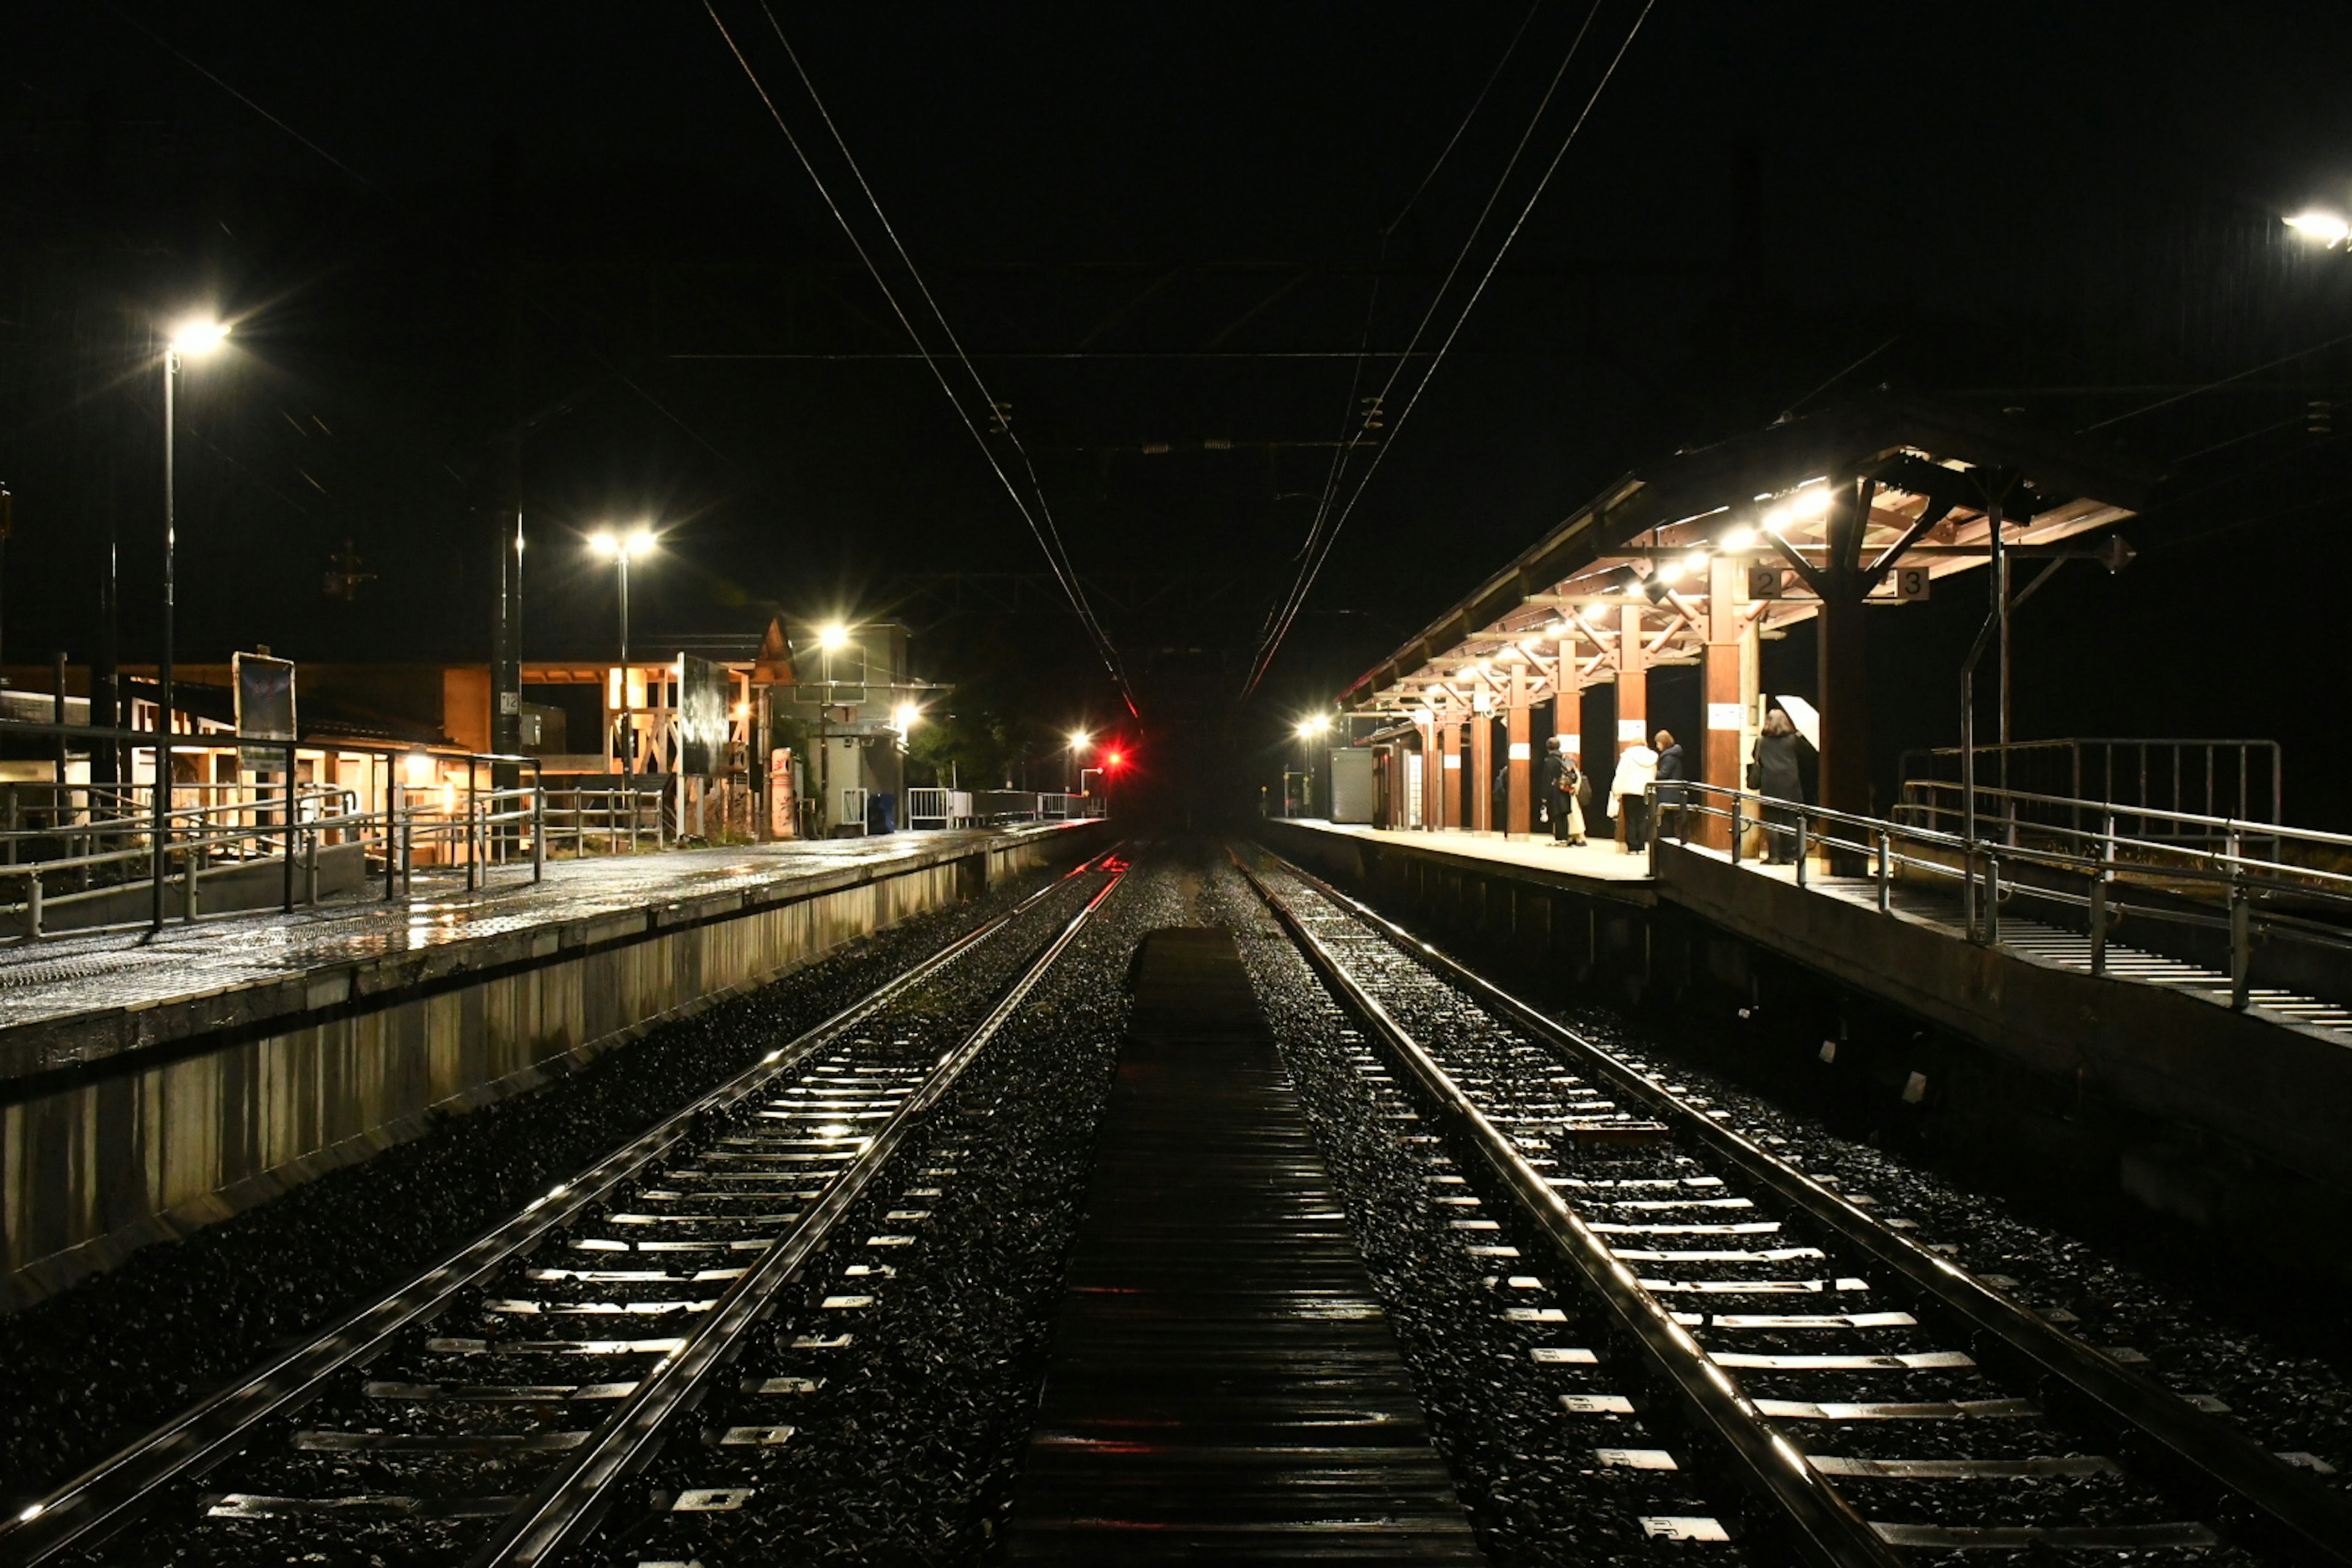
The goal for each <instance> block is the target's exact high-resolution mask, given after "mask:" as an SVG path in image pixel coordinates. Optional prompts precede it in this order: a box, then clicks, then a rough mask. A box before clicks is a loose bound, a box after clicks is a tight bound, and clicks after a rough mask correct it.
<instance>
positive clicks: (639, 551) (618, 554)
mask: <svg viewBox="0 0 2352 1568" xmlns="http://www.w3.org/2000/svg"><path fill="white" fill-rule="evenodd" d="M588 548H589V549H590V550H591V551H593V552H594V553H596V554H597V555H600V556H602V557H604V559H605V560H607V561H610V562H612V563H613V564H614V566H616V567H617V568H619V570H620V574H621V702H620V707H621V722H622V725H623V729H622V736H623V738H622V740H621V741H620V742H619V745H620V751H621V776H622V777H623V778H629V777H631V776H633V775H634V774H635V773H636V743H635V742H636V738H637V735H636V729H637V727H636V723H635V721H634V720H632V719H630V718H629V716H628V715H629V563H630V562H631V561H632V560H634V559H635V558H637V557H639V556H645V555H650V554H652V553H653V549H654V531H653V530H652V529H650V528H646V527H643V526H639V527H637V528H634V529H631V530H630V531H628V532H627V533H625V534H620V533H614V532H612V531H610V530H605V531H600V532H597V533H593V534H591V535H590V536H589V538H588ZM632 809H633V810H634V808H632ZM633 820H634V818H633Z"/></svg>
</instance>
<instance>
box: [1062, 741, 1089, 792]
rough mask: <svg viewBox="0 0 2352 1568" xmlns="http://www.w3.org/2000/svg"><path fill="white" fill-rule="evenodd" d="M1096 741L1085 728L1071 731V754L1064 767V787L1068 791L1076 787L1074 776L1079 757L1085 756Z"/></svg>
mask: <svg viewBox="0 0 2352 1568" xmlns="http://www.w3.org/2000/svg"><path fill="white" fill-rule="evenodd" d="M1094 743H1095V738H1094V737H1093V736H1092V735H1089V734H1087V732H1086V731H1084V730H1073V731H1070V754H1069V757H1068V759H1067V761H1066V763H1064V764H1063V768H1062V787H1063V789H1064V790H1065V791H1069V790H1073V789H1075V788H1076V784H1075V783H1074V782H1073V776H1074V774H1075V773H1076V768H1077V765H1078V759H1079V758H1080V757H1083V756H1085V755H1086V754H1087V749H1088V748H1090V747H1091V746H1093V745H1094Z"/></svg>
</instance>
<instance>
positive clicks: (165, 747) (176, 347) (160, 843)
mask: <svg viewBox="0 0 2352 1568" xmlns="http://www.w3.org/2000/svg"><path fill="white" fill-rule="evenodd" d="M227 337H228V324H227V323H226V322H225V321H214V320H213V319H212V318H210V317H208V316H207V317H195V318H192V319H190V320H188V321H183V322H181V323H180V324H179V325H178V326H176V327H174V328H173V329H172V336H171V338H170V340H169V341H168V342H165V343H164V345H163V658H161V659H160V660H159V661H157V664H156V668H155V799H154V802H153V805H154V832H153V838H154V844H153V851H154V854H153V859H154V862H155V864H154V873H155V876H154V882H155V908H154V929H156V930H157V931H161V930H163V847H164V845H165V843H166V841H167V839H168V837H169V835H170V832H171V826H172V816H171V812H172V629H173V628H172V610H173V599H172V556H173V548H174V546H175V545H176V543H177V542H178V541H177V534H178V527H179V523H178V511H177V504H176V495H177V486H176V482H175V479H174V476H173V458H174V457H175V455H176V454H175V453H174V452H173V423H174V421H173V408H174V405H175V404H176V402H177V399H178V388H179V381H180V361H181V359H182V357H183V356H185V357H187V358H190V359H202V358H204V357H205V355H206V354H208V353H212V352H213V351H214V350H215V349H216V348H218V347H220V346H221V344H222V342H224V341H226V339H227ZM188 875H189V876H191V877H193V876H194V875H195V868H194V866H193V865H191V866H190V867H189V869H188Z"/></svg>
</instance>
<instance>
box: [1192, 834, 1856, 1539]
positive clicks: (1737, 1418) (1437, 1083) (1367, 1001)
mask: <svg viewBox="0 0 2352 1568" xmlns="http://www.w3.org/2000/svg"><path fill="white" fill-rule="evenodd" d="M1234 864H1235V865H1236V866H1238V867H1239V868H1240V869H1241V873H1242V875H1243V876H1244V877H1245V878H1247V879H1248V880H1249V882H1250V885H1251V886H1252V887H1254V888H1255V889H1257V893H1258V896H1259V897H1260V898H1261V899H1263V900H1265V904H1266V907H1267V908H1268V909H1269V910H1272V911H1273V913H1274V916H1275V918H1276V920H1277V921H1279V922H1280V923H1281V924H1282V926H1283V929H1284V930H1285V931H1287V932H1288V933H1289V934H1290V937H1291V940H1292V941H1293V942H1296V943H1297V946H1298V948H1299V951H1300V952H1302V953H1303V954H1304V955H1305V956H1306V958H1307V963H1309V965H1310V966H1312V967H1313V968H1314V969H1315V971H1316V972H1317V973H1318V974H1320V975H1322V977H1323V979H1324V982H1325V984H1328V986H1329V987H1330V988H1331V990H1332V992H1333V993H1334V994H1335V995H1337V996H1338V997H1339V1000H1340V1001H1341V1002H1342V1003H1343V1004H1344V1005H1347V1006H1348V1008H1349V1010H1350V1011H1352V1012H1354V1013H1355V1014H1356V1015H1357V1016H1358V1017H1360V1018H1361V1019H1362V1020H1363V1022H1364V1024H1365V1025H1366V1026H1367V1027H1368V1028H1369V1029H1370V1031H1371V1032H1372V1034H1373V1035H1374V1036H1376V1037H1378V1038H1380V1039H1381V1042H1382V1043H1383V1044H1385V1045H1386V1046H1387V1047H1388V1048H1389V1051H1390V1054H1391V1055H1392V1056H1393V1057H1395V1058H1397V1059H1398V1061H1400V1062H1401V1063H1402V1065H1403V1066H1404V1067H1405V1068H1406V1070H1407V1071H1408V1072H1410V1073H1411V1074H1412V1078H1413V1079H1414V1080H1415V1081H1416V1082H1418V1083H1419V1084H1420V1086H1421V1088H1422V1089H1423V1092H1424V1094H1425V1095H1426V1096H1427V1097H1428V1099H1429V1100H1431V1101H1432V1102H1433V1103H1434V1104H1435V1105H1436V1106H1437V1107H1438V1108H1439V1110H1441V1111H1442V1112H1443V1113H1444V1117H1445V1119H1446V1121H1448V1122H1450V1123H1451V1124H1452V1125H1453V1126H1454V1129H1455V1130H1456V1131H1458V1132H1460V1133H1461V1134H1462V1135H1463V1136H1464V1137H1465V1138H1466V1139H1467V1140H1468V1142H1470V1143H1471V1145H1472V1146H1473V1147H1474V1148H1475V1149H1476V1150H1477V1151H1478V1152H1479V1154H1480V1155H1481V1156H1482V1157H1484V1159H1485V1160H1486V1164H1487V1165H1488V1166H1489V1167H1490V1168H1491V1169H1492V1170H1493V1171H1494V1173H1495V1174H1496V1176H1497V1177H1499V1178H1500V1179H1501V1181H1502V1183H1503V1184H1504V1186H1505V1187H1506V1188H1507V1190H1508V1191H1509V1192H1510V1194H1511V1195H1512V1196H1513V1197H1515V1198H1517V1200H1518V1203H1519V1205H1520V1207H1521V1208H1522V1209H1523V1210H1525V1211H1526V1213H1527V1215H1528V1217H1529V1218H1530V1219H1531V1220H1533V1221H1534V1223H1535V1224H1536V1226H1538V1228H1539V1229H1541V1230H1542V1231H1543V1232H1544V1234H1545V1235H1546V1236H1547V1237H1549V1239H1550V1240H1551V1242H1552V1244H1553V1245H1554V1246H1555V1247H1558V1248H1559V1253H1560V1255H1561V1256H1562V1257H1563V1258H1566V1259H1567V1260H1568V1262H1569V1263H1570V1265H1571V1266H1572V1267H1573V1268H1575V1269H1576V1270H1577V1271H1578V1272H1579V1273H1580V1274H1581V1275H1582V1276H1583V1277H1584V1282H1585V1284H1586V1286H1587V1287H1588V1288H1589V1289H1591V1291H1592V1293H1593V1294H1594V1295H1596V1296H1598V1297H1599V1298H1600V1299H1601V1301H1602V1303H1603V1304H1604V1305H1605V1306H1606V1307H1607V1308H1608V1310H1609V1314H1610V1317H1611V1318H1612V1321H1614V1322H1615V1323H1616V1325H1617V1327H1618V1328H1619V1329H1620V1330H1621V1331H1622V1332H1623V1333H1624V1334H1625V1336H1626V1337H1627V1338H1628V1339H1630V1340H1631V1341H1632V1342H1633V1343H1634V1344H1636V1345H1638V1346H1639V1347H1640V1348H1641V1350H1642V1352H1643V1354H1644V1355H1646V1356H1647V1358H1648V1359H1649V1361H1650V1363H1651V1365H1652V1367H1653V1369H1654V1371H1655V1372H1656V1373H1658V1375H1659V1376H1660V1377H1661V1378H1662V1379H1663V1380H1664V1382H1665V1384H1667V1385H1668V1386H1669V1387H1671V1388H1672V1389H1673V1390H1674V1392H1675V1394H1676V1396H1677V1397H1678V1398H1679V1400H1680V1402H1681V1404H1682V1405H1683V1407H1684V1409H1685V1412H1686V1413H1687V1414H1688V1415H1690V1416H1691V1417H1692V1419H1693V1424H1694V1426H1696V1429H1697V1430H1699V1431H1700V1432H1702V1433H1705V1434H1706V1435H1709V1436H1712V1437H1713V1438H1714V1439H1715V1442H1716V1446H1717V1448H1718V1451H1719V1452H1720V1453H1721V1454H1722V1455H1723V1456H1724V1457H1726V1458H1727V1459H1728V1460H1729V1463H1730V1468H1732V1470H1733V1471H1734V1472H1735V1473H1736V1474H1737V1475H1738V1479H1740V1480H1741V1481H1742V1482H1744V1483H1745V1484H1746V1485H1747V1487H1748V1489H1750V1490H1751V1491H1754V1492H1756V1493H1759V1494H1760V1495H1761V1496H1763V1497H1764V1498H1766V1499H1767V1500H1769V1501H1770V1502H1771V1503H1772V1505H1773V1506H1774V1507H1775V1508H1776V1509H1777V1510H1778V1511H1779V1514H1780V1520H1781V1521H1782V1522H1783V1523H1784V1524H1785V1525H1786V1527H1787V1529H1788V1531H1789V1533H1790V1543H1791V1544H1792V1545H1793V1546H1794V1547H1795V1548H1796V1550H1797V1553H1798V1555H1799V1556H1800V1557H1801V1559H1802V1560H1803V1561H1804V1562H1807V1563H1813V1564H1817V1565H1821V1568H1893V1565H1894V1564H1895V1563H1899V1562H1900V1561H1901V1559H1900V1558H1899V1557H1898V1556H1897V1555H1896V1554H1895V1552H1894V1551H1893V1550H1892V1549H1891V1548H1890V1547H1888V1546H1887V1545H1886V1544H1885V1542H1883V1541H1881V1540H1880V1539H1879V1537H1878V1534H1877V1532H1876V1531H1874V1530H1872V1529H1871V1527H1870V1525H1869V1523H1868V1522H1867V1521H1864V1519H1863V1518H1862V1516H1861V1515H1860V1514H1857V1513H1856V1512H1854V1511H1853V1508H1852V1507H1851V1506H1850V1505H1849V1504H1848V1503H1847V1502H1846V1500H1844V1499H1843V1498H1842V1497H1840V1496H1839V1495H1838V1494H1837V1493H1836V1492H1835V1491H1833V1490H1832V1489H1830V1488H1829V1487H1828V1486H1826V1485H1824V1484H1823V1483H1822V1479H1821V1478H1820V1477H1819V1476H1818V1475H1816V1474H1815V1473H1814V1471H1813V1468H1812V1467H1811V1465H1809V1464H1807V1463H1806V1461H1805V1457H1804V1455H1803V1454H1802V1453H1801V1451H1800V1450H1799V1449H1798V1448H1797V1447H1795V1446H1794V1445H1793V1444H1791V1443H1790V1442H1789V1440H1788V1439H1787V1438H1785V1437H1783V1436H1780V1433H1779V1432H1778V1431H1776V1430H1774V1429H1773V1426H1772V1425H1771V1423H1770V1422H1769V1421H1768V1420H1766V1419H1765V1417H1764V1415H1762V1413H1761V1412H1759V1410H1758V1409H1757V1408H1756V1406H1755V1405H1754V1404H1753V1403H1752V1402H1751V1401H1750V1400H1749V1399H1748V1396H1747V1395H1746V1394H1742V1393H1741V1392H1740V1391H1739V1388H1738V1384H1735V1383H1734V1382H1733V1381H1732V1380H1731V1379H1730V1378H1729V1377H1728V1376H1727V1375H1726V1374H1725V1373H1724V1372H1723V1370H1722V1369H1721V1368H1720V1367H1718V1366H1717V1365H1716V1363H1715V1361H1714V1359H1713V1358H1712V1357H1710V1356H1709V1355H1708V1354H1707V1353H1706V1351H1705V1350H1704V1349H1703V1348H1702V1347H1701V1346H1700V1345H1699V1343H1698V1342H1697V1341H1696V1340H1694V1339H1693V1338H1692V1337H1691V1335H1690V1332H1689V1331H1688V1330H1686V1329H1685V1328H1684V1327H1683V1326H1682V1325H1681V1324H1679V1323H1677V1322H1675V1321H1674V1317H1673V1314H1671V1313H1670V1312H1668V1311H1667V1310H1665V1309H1664V1307H1661V1306H1660V1305H1659V1304H1658V1301H1657V1299H1656V1298H1655V1297H1654V1296H1653V1295H1651V1294H1650V1292H1649V1291H1647V1290H1645V1289H1642V1287H1641V1285H1640V1284H1639V1283H1638V1282H1637V1281H1636V1280H1635V1279H1634V1277H1633V1271H1632V1270H1630V1269H1628V1268H1626V1267H1625V1266H1624V1265H1623V1264H1622V1263H1620V1262H1619V1261H1617V1258H1616V1257H1615V1255H1614V1254H1612V1252H1611V1251H1610V1249H1609V1247H1608V1244H1607V1243H1605V1242H1603V1241H1602V1240H1601V1237H1599V1236H1597V1235H1595V1234H1594V1233H1593V1231H1592V1230H1591V1228H1590V1227H1589V1226H1587V1225H1586V1224H1585V1223H1584V1220H1583V1219H1582V1217H1581V1216H1580V1215H1578V1214H1577V1213H1576V1211H1575V1210H1574V1209H1573V1208H1572V1207H1570V1205H1569V1204H1568V1203H1567V1202H1566V1201H1565V1200H1564V1199H1562V1198H1561V1197H1560V1195H1559V1193H1557V1192H1556V1191H1554V1190H1553V1189H1552V1187H1551V1186H1550V1184H1549V1183H1547V1182H1546V1181H1545V1180H1544V1179H1543V1176H1542V1174H1541V1173H1539V1172H1538V1171H1537V1170H1536V1168H1535V1167H1534V1166H1533V1165H1530V1164H1529V1163H1528V1161H1527V1159H1526V1157H1525V1156H1524V1155H1522V1154H1521V1153H1520V1152H1518V1148H1517V1145H1516V1144H1515V1143H1513V1142H1512V1141H1511V1139H1510V1137H1509V1135H1508V1134H1507V1133H1505V1132H1504V1131H1502V1130H1501V1129H1500V1128H1498V1127H1496V1125H1495V1124H1494V1122H1493V1121H1490V1120H1488V1118H1487V1117H1486V1113H1485V1112H1483V1111H1481V1110H1479V1109H1478V1108H1477V1106H1476V1105H1475V1103H1473V1102H1472V1100H1470V1097H1469V1096H1468V1095H1467V1094H1465V1092H1464V1091H1463V1090H1462V1089H1461V1087H1460V1086H1459V1085H1457V1084H1456V1083H1455V1082H1454V1079H1452V1077H1451V1076H1450V1075H1448V1074H1447V1073H1446V1071H1445V1069H1444V1068H1442V1067H1440V1066H1439V1065H1438V1064H1437V1062H1436V1061H1435V1059H1433V1058H1432V1057H1431V1056H1430V1055H1429V1053H1428V1052H1427V1051H1426V1050H1425V1049H1423V1047H1422V1045H1421V1043H1420V1042H1419V1041H1417V1040H1415V1039H1414V1038H1413V1037H1412V1035H1411V1034H1410V1033H1408V1032H1407V1031H1406V1029H1405V1028H1404V1026H1402V1025H1401V1024H1399V1023H1398V1022H1397V1021H1396V1019H1395V1018H1394V1017H1393V1016H1391V1014H1390V1013H1389V1011H1388V1009H1387V1008H1385V1007H1384V1006H1382V1005H1381V1002H1380V1000H1379V999H1378V998H1377V997H1375V996H1373V995H1372V994H1370V992H1369V991H1367V990H1365V989H1364V987H1363V986H1362V985H1361V984H1359V983H1358V982H1357V980H1356V979H1355V977H1354V976H1353V975H1351V974H1349V973H1348V972H1347V970H1346V968H1345V966H1343V965H1342V964H1341V963H1339V960H1338V959H1337V957H1336V956H1334V955H1333V953H1332V952H1331V951H1330V950H1329V949H1328V947H1326V946H1325V945H1324V943H1323V942H1322V940H1321V939H1320V938H1319V937H1318V936H1317V935H1316V934H1315V933H1314V932H1313V931H1309V930H1308V929H1307V925H1306V923H1305V922H1304V921H1301V920H1299V918H1298V917H1297V914H1296V913H1295V912H1294V911H1293V910H1291V908H1290V906H1289V905H1288V904H1287V903H1286V902H1285V901H1284V900H1283V899H1282V897H1281V896H1280V895H1279V894H1277V893H1276V891H1275V890H1274V889H1272V888H1270V887H1268V886H1267V885H1266V883H1265V880H1264V879H1262V878H1260V877H1259V876H1258V875H1257V873H1256V872H1255V871H1254V870H1252V869H1251V868H1250V867H1249V866H1247V865H1246V864H1244V863H1243V862H1242V861H1241V860H1240V858H1238V857H1236V858H1235V859H1234ZM1285 864H1287V863H1285ZM1308 880H1309V883H1310V885H1311V886H1315V887H1317V888H1318V889H1319V888H1320V884H1318V883H1314V882H1313V881H1312V879H1308Z"/></svg>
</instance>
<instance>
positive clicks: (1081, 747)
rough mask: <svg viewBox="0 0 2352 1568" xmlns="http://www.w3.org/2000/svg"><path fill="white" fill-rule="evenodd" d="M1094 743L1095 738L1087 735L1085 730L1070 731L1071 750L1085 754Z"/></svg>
mask: <svg viewBox="0 0 2352 1568" xmlns="http://www.w3.org/2000/svg"><path fill="white" fill-rule="evenodd" d="M1094 743H1095V738H1094V737H1093V736H1092V735H1089V734H1087V732H1086V731H1084V730H1073V731H1070V750H1072V751H1074V752H1083V751H1085V750H1086V749H1087V747H1088V746H1091V745H1093V744H1094Z"/></svg>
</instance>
